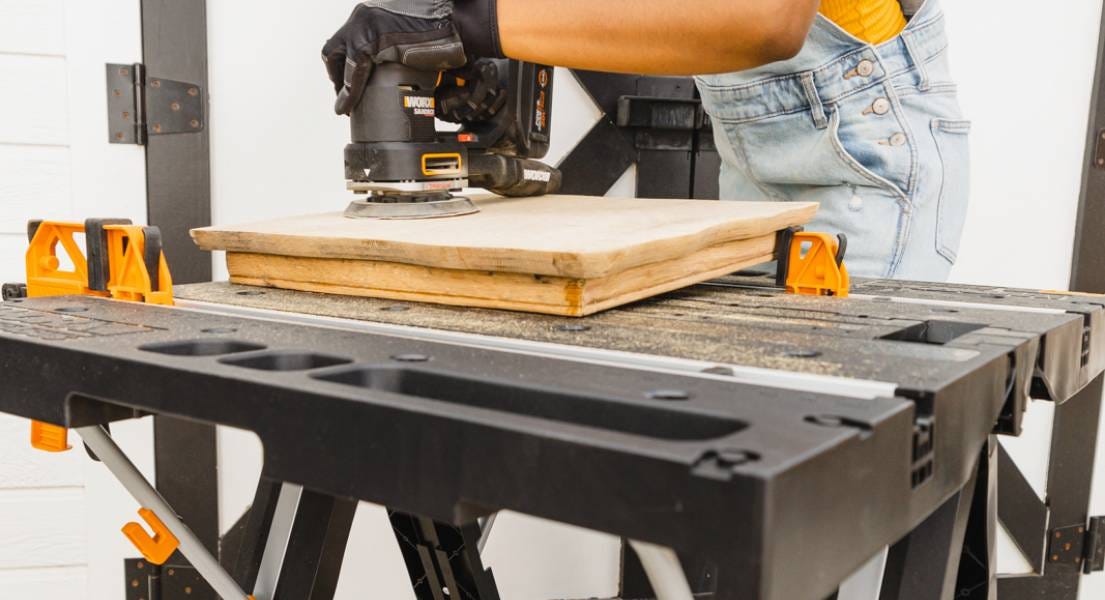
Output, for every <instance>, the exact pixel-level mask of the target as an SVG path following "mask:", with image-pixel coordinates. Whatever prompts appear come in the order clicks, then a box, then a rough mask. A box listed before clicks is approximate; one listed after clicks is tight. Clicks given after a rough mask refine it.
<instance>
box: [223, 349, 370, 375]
mask: <svg viewBox="0 0 1105 600" xmlns="http://www.w3.org/2000/svg"><path fill="white" fill-rule="evenodd" d="M219 362H221V363H223V364H224V365H231V366H235V367H242V368H245V369H255V370H257V371H309V370H311V369H321V368H323V367H336V366H338V365H348V364H349V363H351V362H353V360H352V359H349V358H341V357H337V356H327V355H325V354H314V353H311V352H296V351H294V350H289V351H274V352H265V353H262V354H249V355H245V356H232V357H229V358H220V359H219Z"/></svg>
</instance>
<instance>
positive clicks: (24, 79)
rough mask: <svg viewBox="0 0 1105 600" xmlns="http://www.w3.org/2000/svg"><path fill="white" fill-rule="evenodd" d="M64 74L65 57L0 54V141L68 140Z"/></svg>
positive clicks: (42, 142)
mask: <svg viewBox="0 0 1105 600" xmlns="http://www.w3.org/2000/svg"><path fill="white" fill-rule="evenodd" d="M101 77H102V74H101ZM67 78H68V74H67V72H66V68H65V59H64V58H60V57H53V56H30V55H23V54H0V90H4V92H3V93H0V115H4V116H3V118H0V144H37V145H50V146H64V145H65V144H66V143H68V141H69V107H68V97H69V88H68V79H67Z"/></svg>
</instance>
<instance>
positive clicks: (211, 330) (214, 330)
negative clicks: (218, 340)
mask: <svg viewBox="0 0 1105 600" xmlns="http://www.w3.org/2000/svg"><path fill="white" fill-rule="evenodd" d="M200 332H201V333H219V334H222V335H226V334H228V333H238V329H237V328H235V327H208V328H207V329H201V330H200Z"/></svg>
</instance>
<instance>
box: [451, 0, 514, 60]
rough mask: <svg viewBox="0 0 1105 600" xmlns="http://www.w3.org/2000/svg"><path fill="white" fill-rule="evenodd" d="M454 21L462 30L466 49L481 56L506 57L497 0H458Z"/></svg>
mask: <svg viewBox="0 0 1105 600" xmlns="http://www.w3.org/2000/svg"><path fill="white" fill-rule="evenodd" d="M453 22H454V23H455V24H456V26H457V29H459V30H460V38H461V40H462V41H463V42H464V51H465V52H466V53H467V54H469V55H473V56H478V57H480V58H506V56H505V55H504V54H503V47H502V44H500V42H499V10H498V2H497V0H457V2H456V4H455V5H454V8H453Z"/></svg>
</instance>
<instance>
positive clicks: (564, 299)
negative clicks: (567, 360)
mask: <svg viewBox="0 0 1105 600" xmlns="http://www.w3.org/2000/svg"><path fill="white" fill-rule="evenodd" d="M774 248H775V235H774V234H769V235H763V236H760V237H757V238H753V239H748V240H737V241H732V242H726V243H722V244H718V245H716V246H712V247H709V248H706V249H704V250H702V251H699V252H697V253H694V254H690V255H687V256H683V257H679V258H675V259H671V260H666V261H660V262H656V263H651V264H645V265H640V266H637V267H633V268H630V269H628V270H626V271H622V272H620V273H614V274H612V275H608V276H606V277H599V278H595V279H574V278H567V277H551V276H547V275H527V274H524V273H509V272H501V271H500V272H496V271H472V270H458V269H442V268H437V267H426V266H419V265H409V264H403V263H396V262H385V261H370V260H350V259H326V258H297V257H287V256H277V255H271V254H252V253H240V252H231V253H228V255H227V266H228V268H229V270H230V276H231V281H233V282H234V283H242V284H247V285H258V286H271V287H279V288H285V289H295V290H302V291H310V292H323V293H333V294H344V295H352V296H370V297H376V298H388V299H392V300H410V301H419V302H432V303H435V304H448V305H455V306H474V307H481V308H495V309H502V310H517V311H525V312H533V313H541V314H550V315H561V316H572V317H580V316H586V315H590V314H594V313H596V312H600V311H603V310H606V309H608V308H612V307H614V306H619V305H622V304H626V303H629V302H633V301H636V300H641V299H644V298H648V297H651V296H655V295H657V294H661V293H664V292H668V291H671V290H675V289H679V288H682V287H686V286H688V285H692V284H695V283H698V282H700V281H706V280H708V279H713V278H715V277H719V276H721V275H725V274H727V273H732V272H734V271H738V270H740V269H742V268H745V267H749V266H752V265H756V264H760V263H763V262H767V261H769V260H771V258H772V255H773V252H774Z"/></svg>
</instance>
